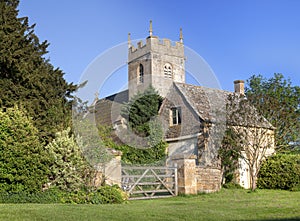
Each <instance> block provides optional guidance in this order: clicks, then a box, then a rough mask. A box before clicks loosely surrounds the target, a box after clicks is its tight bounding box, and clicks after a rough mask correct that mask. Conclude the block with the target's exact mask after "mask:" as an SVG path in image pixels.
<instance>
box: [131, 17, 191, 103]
mask: <svg viewBox="0 0 300 221" xmlns="http://www.w3.org/2000/svg"><path fill="white" fill-rule="evenodd" d="M184 62H185V58H184V46H183V37H182V30H181V29H180V36H179V41H178V42H171V41H170V40H169V39H162V40H160V39H159V38H158V37H157V36H153V31H152V21H150V28H149V36H148V37H147V38H146V43H145V44H143V41H140V42H138V43H137V47H134V46H133V45H132V44H131V40H130V34H128V90H129V98H131V97H132V96H133V95H135V94H136V93H137V92H138V91H140V92H142V91H143V90H144V89H146V88H147V87H149V85H152V86H153V87H154V88H155V89H156V90H158V92H159V94H160V95H161V96H162V97H165V96H166V95H167V93H168V89H169V87H170V86H171V85H172V83H173V82H180V83H185V69H184Z"/></svg>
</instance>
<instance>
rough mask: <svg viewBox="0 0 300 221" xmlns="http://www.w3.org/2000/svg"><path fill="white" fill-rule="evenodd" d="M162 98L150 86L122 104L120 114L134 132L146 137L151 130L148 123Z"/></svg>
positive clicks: (154, 114)
mask: <svg viewBox="0 0 300 221" xmlns="http://www.w3.org/2000/svg"><path fill="white" fill-rule="evenodd" d="M162 100H163V99H162V97H161V96H160V95H159V94H158V92H157V91H156V90H155V89H154V88H153V87H152V86H150V87H148V88H147V89H146V90H145V91H144V92H143V93H140V92H139V93H138V94H136V95H135V96H133V97H132V98H131V99H130V101H129V102H128V103H126V104H125V105H124V107H123V109H122V113H121V114H122V116H123V117H124V118H125V119H126V120H127V121H128V124H129V127H130V128H131V129H132V130H133V131H134V132H135V133H136V134H138V135H140V136H144V137H147V136H149V135H150V130H151V129H150V125H149V123H150V121H151V119H152V118H153V117H155V116H157V114H158V111H159V108H160V105H161V103H162Z"/></svg>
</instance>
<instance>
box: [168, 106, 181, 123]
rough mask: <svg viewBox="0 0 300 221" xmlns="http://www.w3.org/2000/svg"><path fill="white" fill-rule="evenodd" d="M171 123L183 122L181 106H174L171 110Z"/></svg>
mask: <svg viewBox="0 0 300 221" xmlns="http://www.w3.org/2000/svg"><path fill="white" fill-rule="evenodd" d="M170 121H171V122H170V124H171V126H172V125H178V124H181V108H180V107H172V108H171V110H170Z"/></svg>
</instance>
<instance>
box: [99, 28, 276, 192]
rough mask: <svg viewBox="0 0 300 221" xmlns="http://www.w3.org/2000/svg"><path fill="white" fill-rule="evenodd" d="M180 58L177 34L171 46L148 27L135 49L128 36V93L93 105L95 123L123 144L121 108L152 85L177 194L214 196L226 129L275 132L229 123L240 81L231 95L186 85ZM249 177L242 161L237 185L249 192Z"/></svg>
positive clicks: (181, 48) (265, 126)
mask: <svg viewBox="0 0 300 221" xmlns="http://www.w3.org/2000/svg"><path fill="white" fill-rule="evenodd" d="M185 59H186V58H185V55H184V45H183V37H182V31H181V30H180V36H179V41H177V42H175V43H172V42H171V41H170V40H168V39H163V40H161V39H159V38H158V37H157V36H154V35H153V34H152V24H151V23H150V30H149V36H148V37H147V38H146V42H145V43H143V42H142V41H141V42H139V43H138V44H137V46H134V45H132V43H131V40H130V35H129V36H128V90H125V91H122V92H120V93H117V94H114V95H111V96H109V97H106V98H102V99H100V100H98V101H97V102H96V104H95V109H96V120H97V122H98V123H100V124H106V125H112V126H113V128H114V129H115V132H116V133H115V135H116V136H115V138H116V139H119V141H121V142H122V136H121V135H120V134H121V133H120V131H122V130H124V129H126V120H125V119H122V117H121V115H120V109H121V106H122V104H123V103H124V102H128V100H129V99H130V98H131V97H132V96H133V95H135V94H136V93H137V92H138V91H140V92H141V91H143V90H144V89H146V88H147V87H149V86H150V85H152V86H153V87H154V88H155V89H156V90H157V91H158V92H159V94H160V95H161V96H162V97H163V98H164V101H163V103H162V105H161V107H160V110H159V119H160V121H161V122H162V125H163V128H164V132H165V140H166V141H167V142H168V159H167V162H166V164H167V165H171V166H174V165H177V166H178V171H179V173H181V175H179V177H180V176H181V177H183V179H182V180H181V181H179V188H181V189H179V192H183V193H197V192H213V191H218V190H219V189H220V188H221V182H222V168H221V163H220V159H219V156H218V150H219V148H220V145H221V141H222V137H223V135H224V131H225V130H226V128H227V127H228V126H233V127H234V126H235V127H248V126H252V127H258V128H262V129H264V130H268V131H271V132H270V133H269V135H270V136H273V133H272V131H273V130H274V128H273V127H272V125H270V124H269V123H268V122H267V121H266V120H264V121H262V122H259V123H256V124H255V125H248V123H247V124H245V123H243V122H239V121H235V122H234V123H233V124H232V123H231V124H230V123H229V122H228V113H227V111H226V110H227V109H226V107H227V105H228V96H229V95H231V94H237V95H243V94H244V82H243V81H241V80H239V81H235V82H234V88H235V91H234V92H228V91H223V90H218V89H213V88H206V87H202V86H196V85H189V84H186V83H185ZM187 59H188V58H187ZM97 113H98V114H97ZM245 148H247V147H245ZM268 149H269V150H268V152H267V153H266V154H271V153H272V152H273V151H274V146H272V147H270V148H268ZM180 168H181V169H182V170H180ZM248 173H249V168H247V165H246V164H245V162H243V160H242V159H241V160H240V169H239V171H238V176H237V182H239V183H240V185H242V186H243V187H245V188H249V187H250V181H249V179H250V178H249V174H248Z"/></svg>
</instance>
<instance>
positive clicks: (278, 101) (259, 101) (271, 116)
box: [246, 74, 300, 150]
mask: <svg viewBox="0 0 300 221" xmlns="http://www.w3.org/2000/svg"><path fill="white" fill-rule="evenodd" d="M246 94H247V98H248V100H249V101H250V102H251V103H252V104H253V105H254V106H255V107H256V109H257V110H258V112H259V113H260V114H262V115H263V116H264V117H265V118H266V119H267V120H268V121H269V122H270V123H271V124H272V125H273V126H274V127H276V136H275V139H276V140H275V142H276V148H277V150H288V149H289V147H290V146H291V144H294V143H295V142H296V141H297V140H299V138H300V135H299V131H300V87H299V86H293V85H292V83H291V81H290V80H289V79H285V78H284V76H283V75H282V74H274V76H273V77H272V78H270V79H266V78H264V77H263V76H261V75H257V76H255V75H253V76H252V77H250V79H249V80H248V87H247V88H246Z"/></svg>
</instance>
